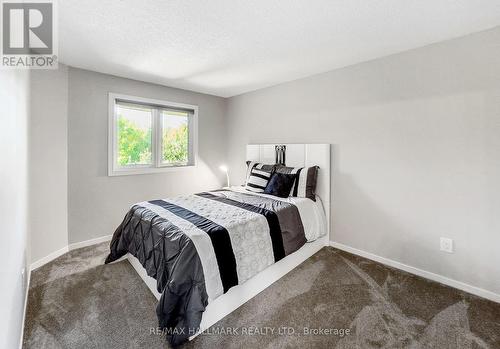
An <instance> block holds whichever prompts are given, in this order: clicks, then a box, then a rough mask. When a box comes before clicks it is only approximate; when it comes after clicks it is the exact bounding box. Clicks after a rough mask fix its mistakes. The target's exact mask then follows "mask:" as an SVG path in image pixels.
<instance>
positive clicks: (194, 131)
mask: <svg viewBox="0 0 500 349" xmlns="http://www.w3.org/2000/svg"><path fill="white" fill-rule="evenodd" d="M108 100H109V102H108V103H109V104H108V105H109V110H108V176H127V175H138V174H148V173H161V172H171V171H181V170H185V169H189V168H193V167H196V160H197V158H198V106H196V105H191V104H184V103H176V102H169V101H164V100H159V99H151V98H144V97H136V96H130V95H124V94H119V93H109V98H108ZM117 100H118V101H120V102H128V103H132V104H134V103H135V104H144V105H150V106H153V107H156V108H160V109H161V108H163V109H180V110H190V111H191V110H192V111H193V114H192V116H191V117H190V118H189V124H188V134H189V142H188V146H189V155H190V156H189V158H190V159H189V160H190V161H189V163H188V164H165V163H163V162H162V158H161V154H162V152H161V150H162V142H161V129H162V128H161V122H162V120H161V118H160V113H159V112H158V111H159V110H158V109H155V111H154V113H153V125H152V128H153V129H152V131H153V132H152V164H151V165H142V164H141V165H132V166H127V167H126V168H125V167H121V166H119V165H118V162H117V159H118V149H117V134H118V132H117V131H118V129H117V124H118V123H117V117H116V101H117Z"/></svg>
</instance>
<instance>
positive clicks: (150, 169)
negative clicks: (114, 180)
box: [108, 165, 196, 177]
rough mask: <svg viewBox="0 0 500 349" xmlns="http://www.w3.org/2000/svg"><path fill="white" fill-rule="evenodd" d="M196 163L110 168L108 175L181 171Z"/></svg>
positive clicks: (190, 167)
mask: <svg viewBox="0 0 500 349" xmlns="http://www.w3.org/2000/svg"><path fill="white" fill-rule="evenodd" d="M195 167H196V165H184V166H163V167H137V168H133V169H132V168H131V169H108V177H116V176H132V175H142V174H155V173H165V172H180V171H187V170H189V169H193V168H195Z"/></svg>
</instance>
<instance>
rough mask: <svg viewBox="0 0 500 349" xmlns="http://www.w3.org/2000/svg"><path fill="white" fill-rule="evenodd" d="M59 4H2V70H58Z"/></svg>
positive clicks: (7, 2) (44, 2) (15, 2)
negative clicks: (56, 6)
mask: <svg viewBox="0 0 500 349" xmlns="http://www.w3.org/2000/svg"><path fill="white" fill-rule="evenodd" d="M55 5H56V4H55V3H54V2H52V1H43V2H38V1H36V0H35V1H33V2H21V1H5V2H2V67H3V68H18V69H56V68H57V52H56V49H57V46H56V44H57V42H56V36H55V33H56V31H55V24H56V21H55Z"/></svg>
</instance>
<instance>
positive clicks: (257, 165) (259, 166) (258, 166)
mask: <svg viewBox="0 0 500 349" xmlns="http://www.w3.org/2000/svg"><path fill="white" fill-rule="evenodd" d="M275 167H276V165H268V164H263V163H260V162H255V161H247V174H246V176H245V184H246V183H247V182H248V177H250V172H251V171H252V169H253V168H256V169H259V170H263V171H266V172H271V173H273V172H274V168H275Z"/></svg>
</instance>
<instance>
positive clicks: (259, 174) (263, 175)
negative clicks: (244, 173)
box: [245, 168, 271, 193]
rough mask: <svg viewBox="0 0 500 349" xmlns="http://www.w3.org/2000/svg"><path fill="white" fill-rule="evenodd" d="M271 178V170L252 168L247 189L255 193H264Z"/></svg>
mask: <svg viewBox="0 0 500 349" xmlns="http://www.w3.org/2000/svg"><path fill="white" fill-rule="evenodd" d="M269 178H271V172H268V171H264V170H261V169H257V168H252V169H251V170H250V176H249V177H248V179H247V183H246V185H245V189H246V190H249V191H253V192H254V193H263V192H264V190H265V189H266V186H267V183H268V182H269Z"/></svg>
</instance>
